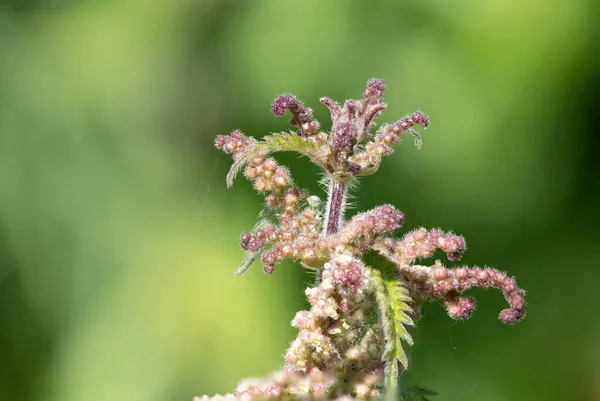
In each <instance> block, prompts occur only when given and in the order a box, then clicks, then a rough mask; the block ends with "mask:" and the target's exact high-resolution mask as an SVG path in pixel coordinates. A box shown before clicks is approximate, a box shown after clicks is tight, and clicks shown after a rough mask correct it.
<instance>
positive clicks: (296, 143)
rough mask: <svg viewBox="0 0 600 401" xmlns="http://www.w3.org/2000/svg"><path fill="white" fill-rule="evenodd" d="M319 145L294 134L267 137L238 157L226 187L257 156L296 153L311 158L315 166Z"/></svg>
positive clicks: (277, 134)
mask: <svg viewBox="0 0 600 401" xmlns="http://www.w3.org/2000/svg"><path fill="white" fill-rule="evenodd" d="M318 149H319V145H318V144H317V143H316V142H313V141H311V140H308V139H305V138H303V137H301V136H299V135H297V134H296V133H294V132H281V133H274V134H272V135H268V136H266V137H264V138H263V140H262V141H260V142H258V143H256V144H255V145H254V146H252V147H250V148H248V150H247V151H246V152H245V153H243V154H242V155H240V156H238V157H237V158H236V159H235V161H234V162H233V165H232V166H231V168H230V169H229V173H228V174H227V187H228V188H231V186H232V185H233V180H234V179H235V176H236V175H237V173H238V172H239V171H240V169H241V168H242V167H244V166H245V165H246V164H247V163H248V162H249V161H250V159H252V158H253V157H254V156H257V155H259V154H265V155H266V154H269V153H274V152H288V151H293V152H298V153H300V154H302V155H304V156H308V157H309V158H311V159H312V160H313V161H314V162H315V163H316V164H317V165H319V164H320V163H319V162H318V160H316V158H317V155H318Z"/></svg>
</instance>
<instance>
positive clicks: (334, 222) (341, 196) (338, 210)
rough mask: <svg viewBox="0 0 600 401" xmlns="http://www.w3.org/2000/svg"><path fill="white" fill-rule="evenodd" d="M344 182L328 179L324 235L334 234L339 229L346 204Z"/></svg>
mask: <svg viewBox="0 0 600 401" xmlns="http://www.w3.org/2000/svg"><path fill="white" fill-rule="evenodd" d="M346 190H347V186H346V183H344V182H341V181H338V180H336V179H334V178H330V180H329V193H328V194H327V214H326V215H325V225H324V226H325V232H324V234H325V235H331V234H336V233H337V232H338V231H339V230H340V225H341V224H342V217H343V215H344V208H345V206H346Z"/></svg>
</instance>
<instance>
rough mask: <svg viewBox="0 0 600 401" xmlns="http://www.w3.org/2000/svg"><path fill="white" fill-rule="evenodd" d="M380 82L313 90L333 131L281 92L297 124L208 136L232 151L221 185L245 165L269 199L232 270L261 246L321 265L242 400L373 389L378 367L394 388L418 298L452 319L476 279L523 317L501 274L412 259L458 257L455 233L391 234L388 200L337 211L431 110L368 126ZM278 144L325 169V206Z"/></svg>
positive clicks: (265, 258) (513, 289)
mask: <svg viewBox="0 0 600 401" xmlns="http://www.w3.org/2000/svg"><path fill="white" fill-rule="evenodd" d="M385 89H386V85H385V83H384V81H382V80H379V79H371V80H369V81H368V82H367V88H366V90H365V92H364V94H363V97H362V99H360V100H352V99H351V100H346V101H345V102H344V104H343V106H340V105H339V104H338V103H336V102H335V101H333V100H332V99H330V98H327V97H323V98H321V99H320V100H321V103H323V104H324V105H325V106H327V108H328V109H329V111H330V113H331V120H332V127H331V131H330V132H329V133H326V132H324V131H322V130H321V129H320V124H319V123H318V122H317V121H316V120H315V119H314V117H313V112H312V109H310V108H308V107H305V106H304V104H303V103H302V102H301V101H299V100H298V99H297V98H296V97H295V96H293V95H290V94H284V95H280V96H278V97H277V98H276V99H275V100H274V102H273V104H272V107H271V109H272V111H273V113H275V114H276V115H279V116H281V115H283V114H285V113H286V112H289V113H290V114H291V116H292V118H291V120H290V125H291V126H292V127H293V128H294V129H295V131H290V132H282V133H275V134H271V135H268V136H266V137H265V138H263V140H262V141H257V140H256V139H254V138H251V137H247V136H245V135H244V134H243V133H241V132H240V131H234V132H233V133H232V134H231V135H226V136H224V135H222V136H218V137H217V139H216V146H217V147H218V148H219V149H221V150H223V151H225V152H227V153H230V154H232V155H233V158H234V163H233V165H232V167H231V170H230V172H229V174H228V177H227V183H228V185H229V186H230V185H231V184H232V183H233V178H234V177H235V175H236V173H237V172H238V171H239V170H241V169H244V175H245V176H246V177H247V178H248V179H249V180H250V181H252V182H253V184H254V188H255V189H256V190H257V191H258V192H260V193H263V194H265V197H266V200H265V205H264V209H263V211H262V212H261V219H260V221H259V222H258V223H257V225H256V226H255V227H254V229H253V230H252V232H245V233H243V234H242V235H241V239H240V245H241V247H242V248H243V249H244V250H246V252H247V256H246V259H245V260H244V262H243V263H242V265H241V266H240V269H238V272H237V273H238V274H241V273H243V272H245V271H246V270H247V269H248V268H249V267H250V266H251V265H252V264H253V262H254V261H255V259H256V258H258V257H259V256H260V258H261V260H262V263H263V271H264V272H265V273H272V272H273V271H274V269H275V266H276V265H277V264H279V263H280V262H281V261H283V260H284V259H286V258H289V259H292V260H295V261H298V262H299V263H300V264H301V265H302V266H304V267H306V268H309V269H312V270H315V271H317V272H319V274H318V276H319V280H318V282H317V285H316V286H315V287H314V288H309V289H307V296H308V299H309V302H310V304H311V310H310V311H302V312H299V313H298V315H297V316H296V318H295V319H294V321H293V322H292V324H293V325H294V326H296V327H298V328H299V329H300V333H299V335H298V338H297V339H296V340H295V341H294V342H293V343H292V345H291V346H290V349H289V350H288V352H287V353H286V361H287V366H286V367H285V368H284V370H282V371H281V372H278V373H277V374H275V375H274V376H272V377H271V378H269V379H267V380H266V381H258V382H256V383H254V384H251V385H249V384H248V383H246V384H245V385H244V387H243V388H240V389H239V391H238V393H237V395H238V396H240V397H242V398H244V397H245V398H246V399H247V398H255V397H257V398H281V397H289V396H291V395H294V394H295V395H300V396H302V395H307V394H311V395H312V396H317V395H318V396H319V397H321V398H332V396H333V395H337V396H339V395H344V394H351V395H355V396H376V395H378V394H379V393H380V392H381V391H382V386H381V381H382V380H383V377H384V373H385V378H386V379H385V382H386V386H387V388H388V389H389V388H394V385H395V380H396V376H397V374H398V373H399V372H400V371H401V370H402V369H406V367H407V366H408V359H407V357H406V354H405V352H404V350H403V347H402V342H406V343H409V344H411V345H412V338H411V336H410V334H409V333H408V331H407V329H406V326H410V325H413V318H412V317H411V315H412V316H413V317H415V316H416V311H417V310H418V308H419V307H420V305H422V304H423V303H424V302H427V301H431V300H437V299H441V300H443V302H444V306H445V307H446V309H447V311H448V314H449V316H450V317H451V318H453V319H465V318H468V317H469V316H470V315H471V312H472V311H473V310H474V309H475V301H474V299H473V298H471V297H465V296H463V295H462V293H463V292H465V291H467V290H469V289H470V288H472V287H475V286H477V287H483V288H491V287H494V288H498V289H500V290H501V291H502V292H503V294H504V297H505V299H506V301H507V302H508V304H509V307H508V308H507V309H505V310H503V311H502V312H501V313H500V316H499V318H500V319H501V320H502V321H504V322H505V323H510V324H512V323H514V322H516V321H518V320H520V319H522V318H523V317H524V316H525V300H524V291H523V290H521V289H520V288H518V287H517V284H516V282H515V280H514V279H513V278H511V277H509V276H507V275H506V274H505V273H503V272H500V271H497V270H495V269H491V268H478V267H468V266H459V267H457V268H448V267H446V266H444V265H443V264H442V263H441V262H440V261H436V262H435V263H434V264H433V265H429V266H428V265H421V264H420V263H421V260H424V259H427V258H431V257H433V256H434V255H435V253H436V251H438V250H440V251H442V252H443V253H444V254H445V255H446V257H447V259H448V260H450V261H458V260H460V258H461V255H462V253H463V252H464V251H465V249H466V244H465V240H464V239H463V237H461V236H458V235H455V234H452V233H448V232H443V231H441V230H438V229H434V230H426V229H425V228H418V229H416V230H413V231H411V232H409V233H407V234H405V235H404V236H403V237H401V238H399V239H396V238H393V237H392V234H393V233H394V231H396V230H398V229H399V228H400V227H401V226H402V224H403V222H404V214H403V213H402V212H400V211H398V210H397V209H396V208H395V207H394V206H392V205H382V206H378V207H376V208H374V209H372V210H370V211H367V212H363V213H359V214H357V215H355V216H354V217H353V218H351V219H350V220H349V221H344V218H343V215H344V207H345V199H346V195H347V191H348V188H349V186H350V185H351V184H352V182H353V181H354V180H355V179H356V177H360V176H364V175H369V174H373V173H375V172H376V171H377V169H378V168H379V165H380V163H381V158H382V157H383V156H386V155H389V154H391V153H392V145H394V144H395V143H397V142H398V141H399V140H400V138H401V137H402V135H403V134H411V135H412V136H414V137H415V138H416V143H417V146H420V145H421V136H420V135H419V134H418V133H417V132H416V131H415V130H414V129H413V127H414V126H415V125H422V126H423V127H427V126H428V124H429V119H428V117H427V116H425V115H424V114H423V113H421V112H415V113H412V114H411V115H409V116H407V117H404V118H402V119H400V120H399V121H397V122H395V123H393V124H391V125H382V126H381V127H379V128H378V129H377V130H376V131H375V132H373V131H374V127H375V120H376V118H377V117H378V116H379V114H380V113H381V112H382V111H383V110H385V108H386V107H387V106H386V104H385V103H383V93H384V91H385ZM278 151H296V152H298V153H300V154H302V155H304V156H307V157H308V158H310V160H311V161H312V162H313V163H314V164H316V165H317V166H319V167H320V168H321V169H322V170H323V172H324V173H325V176H326V181H327V182H328V184H329V190H328V199H327V203H326V204H325V205H324V204H323V203H322V202H321V201H320V199H319V198H317V197H315V196H310V195H309V194H308V193H307V192H306V191H305V190H303V189H301V188H298V187H297V186H296V185H295V184H294V182H293V180H292V178H291V175H290V172H289V170H288V169H287V168H286V167H284V166H281V165H279V163H278V162H277V161H276V160H275V159H273V158H272V157H269V154H270V153H273V152H278ZM299 383H300V384H299ZM298 386H300V387H301V388H302V389H304V390H299V388H300V387H298ZM317 398H318V397H317Z"/></svg>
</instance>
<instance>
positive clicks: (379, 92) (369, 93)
mask: <svg viewBox="0 0 600 401" xmlns="http://www.w3.org/2000/svg"><path fill="white" fill-rule="evenodd" d="M386 88H387V85H386V83H385V81H384V80H383V79H376V78H371V79H369V80H368V81H367V89H366V90H365V93H364V96H365V97H367V98H368V97H373V98H375V99H376V100H378V101H381V98H382V96H383V92H385V89H386Z"/></svg>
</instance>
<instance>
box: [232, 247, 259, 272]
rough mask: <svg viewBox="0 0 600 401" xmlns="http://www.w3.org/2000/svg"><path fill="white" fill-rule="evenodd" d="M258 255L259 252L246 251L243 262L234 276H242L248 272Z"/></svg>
mask: <svg viewBox="0 0 600 401" xmlns="http://www.w3.org/2000/svg"><path fill="white" fill-rule="evenodd" d="M259 255H260V252H254V251H247V252H246V256H245V257H244V260H243V261H242V263H241V264H240V266H239V267H238V268H237V270H236V271H235V275H236V276H241V275H242V274H244V273H246V272H247V271H248V270H250V267H251V266H252V265H253V264H254V262H255V261H256V259H257V258H258V256H259Z"/></svg>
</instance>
